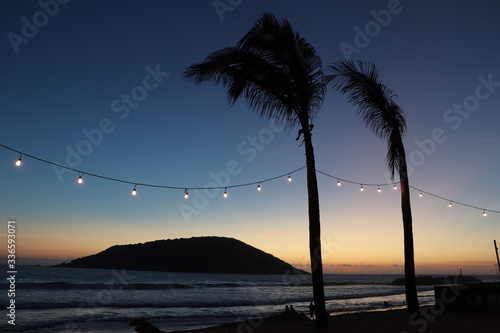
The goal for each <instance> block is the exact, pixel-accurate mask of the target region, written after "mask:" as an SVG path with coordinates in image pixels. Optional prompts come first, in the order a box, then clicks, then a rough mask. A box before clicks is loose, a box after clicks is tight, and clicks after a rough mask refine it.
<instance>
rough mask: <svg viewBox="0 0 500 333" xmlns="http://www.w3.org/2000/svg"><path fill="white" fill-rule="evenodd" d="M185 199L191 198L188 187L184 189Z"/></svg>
mask: <svg viewBox="0 0 500 333" xmlns="http://www.w3.org/2000/svg"><path fill="white" fill-rule="evenodd" d="M184 199H189V193H188V190H187V189H185V190H184Z"/></svg>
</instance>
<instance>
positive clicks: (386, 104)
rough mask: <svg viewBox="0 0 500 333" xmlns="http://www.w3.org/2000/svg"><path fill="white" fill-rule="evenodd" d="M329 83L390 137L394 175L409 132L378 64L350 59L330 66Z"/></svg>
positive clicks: (389, 153) (389, 155)
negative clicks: (379, 71)
mask: <svg viewBox="0 0 500 333" xmlns="http://www.w3.org/2000/svg"><path fill="white" fill-rule="evenodd" d="M327 69H328V70H329V71H331V72H333V74H332V75H327V76H326V81H327V83H328V84H330V85H332V86H333V88H335V89H336V90H338V91H340V92H341V93H342V94H345V95H347V98H348V100H349V102H350V103H351V104H353V106H355V107H356V108H357V113H358V114H359V115H360V116H361V118H362V119H363V121H364V123H365V124H366V126H367V127H368V128H370V129H371V130H372V131H373V132H374V133H375V134H376V135H377V136H379V137H381V138H384V139H386V140H387V144H388V151H387V156H386V160H387V164H388V166H389V170H390V171H391V175H392V177H394V171H395V169H399V165H400V158H401V156H402V155H401V154H404V147H403V142H402V136H403V135H404V133H405V131H406V120H405V115H404V112H403V110H402V109H401V108H400V107H399V106H398V105H397V104H396V102H394V97H396V94H395V93H394V92H393V91H392V90H391V89H389V88H387V86H386V85H384V84H383V83H382V81H381V80H380V79H379V75H378V71H377V69H376V67H375V65H373V64H371V63H369V62H363V61H360V60H358V61H353V60H346V61H342V62H338V63H335V64H333V65H331V66H328V68H327Z"/></svg>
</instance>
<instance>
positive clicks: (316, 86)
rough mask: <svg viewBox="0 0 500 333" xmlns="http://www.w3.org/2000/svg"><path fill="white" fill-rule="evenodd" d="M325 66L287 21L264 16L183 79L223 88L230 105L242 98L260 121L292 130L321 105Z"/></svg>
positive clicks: (309, 117) (193, 67) (306, 119)
mask: <svg viewBox="0 0 500 333" xmlns="http://www.w3.org/2000/svg"><path fill="white" fill-rule="evenodd" d="M321 66H322V63H321V59H320V57H319V56H318V55H317V54H316V52H315V50H314V48H313V47H312V46H311V45H310V44H308V43H307V42H306V41H305V40H304V39H303V38H300V36H299V35H298V34H297V33H294V32H293V30H292V27H291V25H290V23H289V22H288V21H286V20H283V21H281V22H280V21H278V20H277V19H276V18H275V17H274V16H273V15H271V14H264V15H262V17H261V18H260V19H259V20H258V21H257V22H256V23H255V24H254V26H253V27H252V28H251V29H250V31H249V32H248V33H247V34H246V35H245V36H244V37H243V38H242V39H241V40H240V41H239V42H238V43H237V44H236V46H235V47H229V48H225V49H222V50H219V51H216V52H214V53H212V54H210V55H209V56H208V57H207V58H206V59H205V60H204V61H203V62H201V63H198V64H194V65H192V66H190V67H189V68H188V69H187V70H186V71H185V73H184V77H185V78H186V79H188V80H191V81H193V82H194V83H201V82H211V83H214V84H216V85H218V84H220V85H222V86H223V87H224V88H225V89H226V92H227V98H228V101H229V103H230V104H231V105H232V104H234V103H235V102H236V101H237V100H238V99H239V98H241V97H242V96H243V97H244V98H245V99H246V100H247V102H248V104H249V106H250V108H251V109H253V110H254V111H257V112H259V113H260V115H261V116H264V117H268V118H274V119H277V120H278V121H280V122H283V123H284V124H286V125H288V127H293V126H295V125H297V124H298V123H306V122H308V121H309V120H310V119H311V118H313V117H314V115H315V113H316V111H317V110H318V109H319V108H320V106H321V104H322V102H323V97H324V95H325V93H326V85H325V81H324V77H323V72H322V69H321Z"/></svg>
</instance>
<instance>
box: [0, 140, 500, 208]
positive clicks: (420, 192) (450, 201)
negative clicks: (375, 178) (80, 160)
mask: <svg viewBox="0 0 500 333" xmlns="http://www.w3.org/2000/svg"><path fill="white" fill-rule="evenodd" d="M0 147H2V148H5V149H7V150H10V151H13V152H16V153H18V154H19V156H20V158H19V160H21V159H22V157H24V156H27V157H29V158H32V159H34V160H37V161H40V162H43V163H46V164H50V165H54V166H57V167H59V168H62V169H66V170H70V171H74V172H77V173H78V174H79V175H80V177H81V176H83V175H85V176H90V177H96V178H100V179H105V180H109V181H114V182H119V183H125V184H131V185H134V191H135V192H136V193H137V191H136V188H137V187H138V186H143V187H155V188H166V189H174V190H184V192H185V195H187V193H188V191H189V190H204V189H208V190H215V189H224V191H225V192H226V191H227V189H230V188H236V187H245V186H253V185H257V188H258V189H260V184H261V183H265V182H270V181H273V180H275V179H278V178H282V177H286V176H288V180H289V181H291V179H292V178H291V175H292V174H293V173H296V172H298V171H301V170H303V169H305V168H306V166H303V167H301V168H298V169H295V170H293V171H290V172H286V173H283V174H281V175H278V176H275V177H271V178H266V179H261V180H257V181H254V182H249V183H242V184H236V185H227V186H213V187H186V186H170V185H158V184H148V183H138V182H134V181H129V180H124V179H118V178H113V177H107V176H102V175H98V174H95V173H89V172H86V171H85V172H84V171H82V170H78V169H75V168H71V167H68V166H65V165H62V164H59V163H55V162H51V161H48V160H46V159H43V158H40V157H37V156H34V155H30V154H27V153H24V152H21V151H19V150H17V149H14V148H11V147H7V146H5V145H2V144H0ZM316 172H317V173H319V174H322V175H324V176H327V177H330V178H333V179H336V180H337V185H338V186H340V185H341V183H349V184H355V185H359V186H361V189H363V188H364V186H377V190H379V189H380V187H382V186H393V187H394V189H396V188H397V186H396V185H397V184H400V182H391V183H386V184H381V183H361V182H357V181H352V180H348V179H343V178H340V177H337V176H333V175H331V174H328V173H326V172H323V171H320V170H316ZM410 188H412V189H414V190H416V191H419V196H420V197H422V194H423V193H425V194H427V195H429V196H432V197H434V198H437V199H440V200H444V201H448V202H449V203H450V204H451V203H453V204H457V205H461V206H464V207H469V208H473V209H477V210H480V211H482V212H483V215H484V216H487V213H488V212H490V213H497V214H500V211H498V210H493V209H486V208H483V207H479V206H474V205H470V204H467V203H463V202H459V201H456V200H452V199H449V198H445V197H443V196H439V195H436V194H433V193H431V192H427V191H424V190H422V189H420V188H417V187H415V186H410ZM226 194H227V192H226Z"/></svg>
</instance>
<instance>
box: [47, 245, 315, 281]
mask: <svg viewBox="0 0 500 333" xmlns="http://www.w3.org/2000/svg"><path fill="white" fill-rule="evenodd" d="M55 267H72V268H101V269H122V268H125V269H127V270H141V271H162V272H191V273H227V274H284V273H296V274H308V273H307V272H304V271H302V270H299V269H296V268H295V267H293V266H292V265H290V264H288V263H286V262H284V261H283V260H281V259H278V258H276V257H274V256H272V255H271V254H269V253H266V252H264V251H261V250H259V249H257V248H255V247H253V246H250V245H248V244H245V243H243V242H241V241H239V240H237V239H234V238H226V237H193V238H179V239H167V240H157V241H152V242H147V243H140V244H129V245H115V246H112V247H110V248H108V249H106V250H104V251H102V252H99V253H97V254H94V255H90V256H87V257H82V258H78V259H75V260H72V261H71V262H69V263H65V262H64V263H62V264H59V265H56V266H55Z"/></svg>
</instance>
